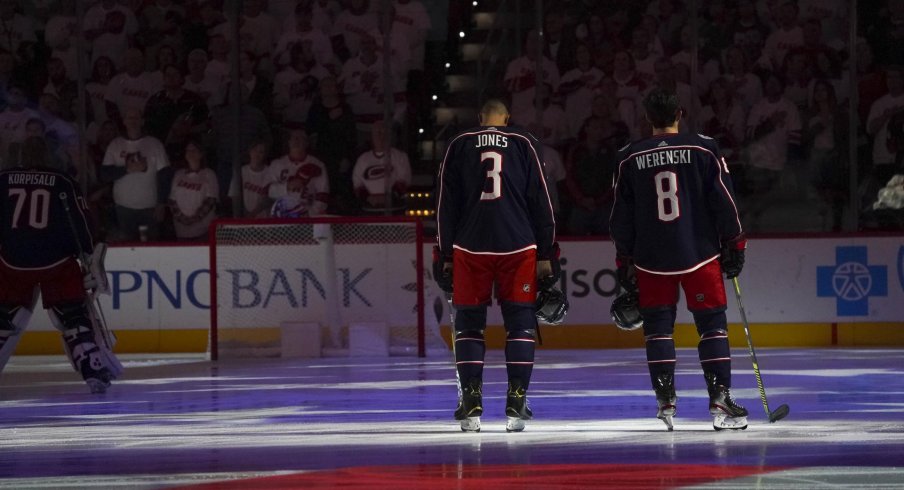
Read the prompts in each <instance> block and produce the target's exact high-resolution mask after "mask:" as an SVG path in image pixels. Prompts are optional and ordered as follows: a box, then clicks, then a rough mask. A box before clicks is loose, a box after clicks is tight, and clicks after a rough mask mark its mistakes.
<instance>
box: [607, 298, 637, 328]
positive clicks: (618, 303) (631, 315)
mask: <svg viewBox="0 0 904 490" xmlns="http://www.w3.org/2000/svg"><path fill="white" fill-rule="evenodd" d="M637 301H638V298H637V294H636V293H629V292H626V291H623V292H622V293H621V294H619V295H618V297H616V298H615V300H613V301H612V308H610V309H609V312H610V313H612V320H613V321H614V322H615V326H616V327H618V328H619V329H621V330H626V331H631V330H637V329H638V328H641V327H643V318H642V317H641V316H640V310H639V309H638V308H637Z"/></svg>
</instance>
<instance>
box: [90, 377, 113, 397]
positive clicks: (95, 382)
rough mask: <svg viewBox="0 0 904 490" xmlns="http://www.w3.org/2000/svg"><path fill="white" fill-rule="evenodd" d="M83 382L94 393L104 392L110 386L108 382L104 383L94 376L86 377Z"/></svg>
mask: <svg viewBox="0 0 904 490" xmlns="http://www.w3.org/2000/svg"><path fill="white" fill-rule="evenodd" d="M85 383H87V384H88V389H89V390H91V393H95V394H101V393H106V392H107V388H108V387H109V386H110V383H104V382H103V381H101V380H99V379H95V378H88V379H86V380H85Z"/></svg>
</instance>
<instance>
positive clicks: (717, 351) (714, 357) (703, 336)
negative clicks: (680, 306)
mask: <svg viewBox="0 0 904 490" xmlns="http://www.w3.org/2000/svg"><path fill="white" fill-rule="evenodd" d="M694 322H695V323H696V324H697V332H698V333H699V334H700V342H699V343H698V344H697V353H698V354H699V356H700V366H701V367H702V368H703V373H704V375H705V374H706V373H712V374H713V375H714V376H715V378H716V383H717V384H719V385H722V386H725V387H726V388H730V387H731V348H730V347H729V345H728V320H727V318H726V317H725V312H724V311H717V312H708V313H694Z"/></svg>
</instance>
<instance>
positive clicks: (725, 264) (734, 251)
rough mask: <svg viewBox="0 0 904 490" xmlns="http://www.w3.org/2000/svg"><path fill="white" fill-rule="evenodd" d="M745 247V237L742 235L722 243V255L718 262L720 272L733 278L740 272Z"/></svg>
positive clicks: (742, 265)
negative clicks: (720, 265) (720, 268)
mask: <svg viewBox="0 0 904 490" xmlns="http://www.w3.org/2000/svg"><path fill="white" fill-rule="evenodd" d="M746 249H747V239H746V238H744V236H743V235H741V236H739V237H737V238H734V239H731V240H728V241H726V242H725V243H723V244H722V255H721V257H719V262H720V263H721V264H722V272H724V273H725V277H727V278H728V279H734V278H736V277H738V275H740V274H741V269H743V268H744V251H745V250H746Z"/></svg>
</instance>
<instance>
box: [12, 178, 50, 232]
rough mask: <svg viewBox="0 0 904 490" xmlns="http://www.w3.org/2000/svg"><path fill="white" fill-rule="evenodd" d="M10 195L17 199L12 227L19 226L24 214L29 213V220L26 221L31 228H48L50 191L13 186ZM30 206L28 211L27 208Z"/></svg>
mask: <svg viewBox="0 0 904 490" xmlns="http://www.w3.org/2000/svg"><path fill="white" fill-rule="evenodd" d="M9 197H13V198H15V199H16V204H15V207H14V208H13V222H12V228H13V229H15V228H19V222H20V221H21V220H22V219H23V216H22V215H23V214H27V218H28V222H27V223H25V224H26V225H27V226H30V227H31V228H37V229H43V228H47V223H48V218H49V216H50V191H49V190H47V189H34V190H31V191H29V190H26V189H21V188H12V189H10V190H9ZM26 207H28V210H27V211H26V210H25V208H26Z"/></svg>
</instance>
